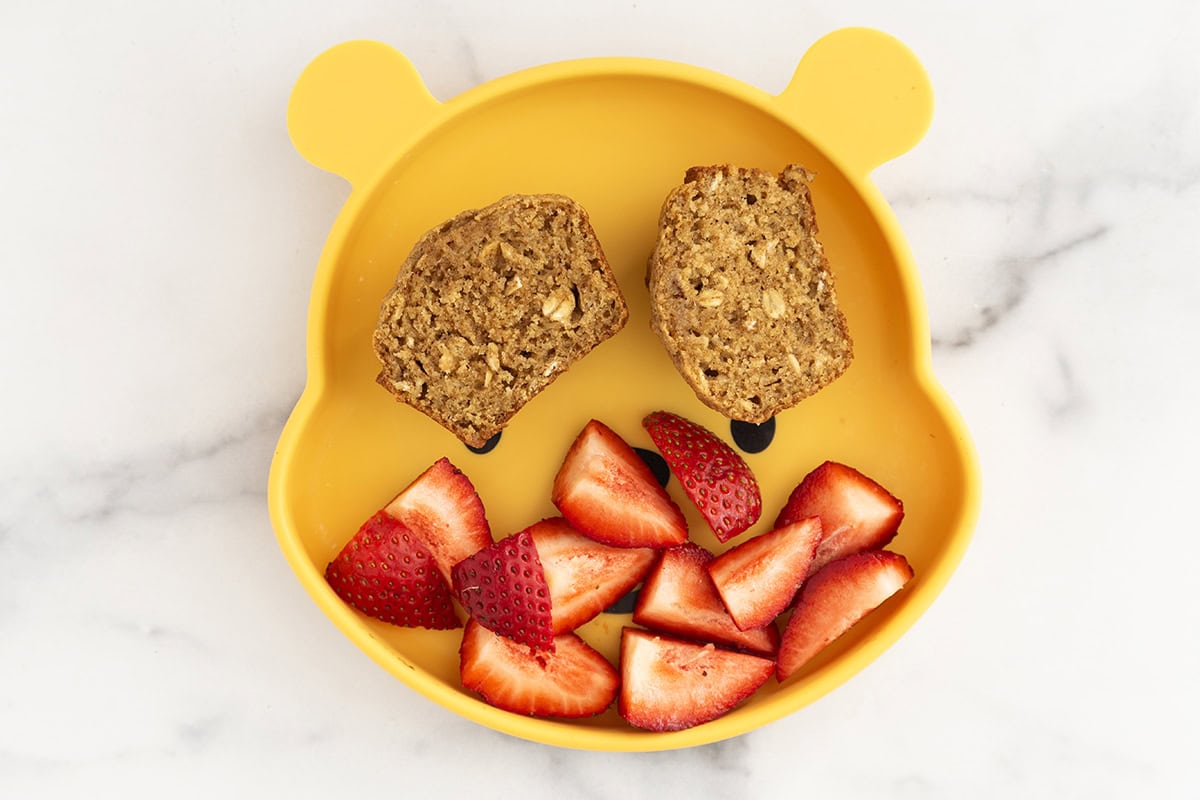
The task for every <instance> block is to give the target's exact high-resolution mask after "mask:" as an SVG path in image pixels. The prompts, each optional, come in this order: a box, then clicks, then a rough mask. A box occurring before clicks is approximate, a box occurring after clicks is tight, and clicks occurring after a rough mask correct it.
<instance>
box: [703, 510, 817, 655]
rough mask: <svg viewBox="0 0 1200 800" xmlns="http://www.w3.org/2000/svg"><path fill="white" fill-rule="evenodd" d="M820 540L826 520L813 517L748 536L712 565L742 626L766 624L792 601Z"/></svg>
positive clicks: (710, 568) (714, 576) (722, 592)
mask: <svg viewBox="0 0 1200 800" xmlns="http://www.w3.org/2000/svg"><path fill="white" fill-rule="evenodd" d="M820 541H821V521H820V520H819V519H817V518H816V517H810V518H808V519H802V520H800V521H799V522H796V523H793V524H791V525H785V526H784V527H782V528H776V529H775V530H773V531H769V532H767V533H763V534H759V535H758V536H755V537H754V538H753V539H747V540H746V541H745V542H742V543H741V544H740V545H738V546H737V547H735V548H733V549H732V550H729V551H726V552H725V553H722V554H721V555H719V556H717V557H716V559H714V560H713V562H712V563H711V564H709V565H708V574H709V575H711V576H712V579H713V583H715V584H716V586H717V591H718V592H719V593H720V595H721V600H722V601H724V603H725V607H726V608H727V609H729V616H731V617H733V620H734V622H736V623H737V626H738V627H739V628H741V629H742V630H745V631H748V630H753V629H754V628H761V627H762V626H764V625H766V624H767V623H768V622H770V621H771V620H773V619H775V617H776V616H777V615H778V614H780V613H781V612H782V611H783V610H784V609H786V608H787V607H788V606H789V605H791V603H792V600H793V599H794V598H795V596H796V589H797V588H798V587H799V586H800V584H801V583H802V582H803V581H804V576H805V575H807V574H808V565H809V563H810V562H811V561H812V558H813V554H814V553H815V552H816V551H817V543H818V542H820Z"/></svg>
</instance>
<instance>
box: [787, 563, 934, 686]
mask: <svg viewBox="0 0 1200 800" xmlns="http://www.w3.org/2000/svg"><path fill="white" fill-rule="evenodd" d="M912 576H913V571H912V567H910V566H909V564H908V561H906V560H905V558H904V556H902V555H900V554H898V553H893V552H890V551H888V550H872V551H868V552H866V553H856V554H855V555H852V556H847V557H846V558H842V559H838V560H837V561H834V562H831V563H830V564H828V565H826V566H825V567H824V568H822V569H821V570H820V571H819V572H817V574H815V575H813V576H812V577H811V578H809V579H808V580H806V581H805V582H804V587H803V588H802V589H801V590H800V599H799V600H798V601H797V602H796V609H795V611H793V612H792V617H791V619H790V620H788V624H787V628H785V629H784V632H783V641H782V643H781V644H780V646H779V663H778V666H777V667H776V677H778V678H779V680H781V681H783V680H786V679H787V677H788V676H789V675H791V674H792V673H794V672H795V671H796V670H798V669H800V667H802V666H804V664H805V663H807V662H808V660H809V659H810V658H812V657H813V656H815V655H816V654H817V653H819V652H820V651H821V650H822V649H823V648H824V647H825V646H826V645H828V644H829V643H830V642H832V641H833V640H834V639H836V638H838V637H839V636H841V635H842V634H843V633H845V632H846V631H848V630H849V629H850V628H851V626H853V625H854V623H856V622H858V621H859V620H860V619H862V618H863V617H865V616H866V615H867V614H869V613H870V612H871V611H872V610H874V609H875V608H877V607H878V606H879V605H880V604H881V603H883V601H884V600H887V599H888V598H889V597H891V596H892V595H893V594H895V593H896V592H898V591H900V588H901V587H903V586H904V584H906V583H907V582H908V581H909V579H911V578H912Z"/></svg>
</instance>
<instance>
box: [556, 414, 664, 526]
mask: <svg viewBox="0 0 1200 800" xmlns="http://www.w3.org/2000/svg"><path fill="white" fill-rule="evenodd" d="M551 500H552V501H553V502H554V505H555V506H557V507H558V510H559V511H560V512H561V513H562V515H563V516H564V517H566V519H567V521H568V522H570V523H571V527H573V528H575V529H576V530H577V531H579V532H580V533H582V534H584V535H585V536H589V537H591V538H592V539H595V540H596V541H598V542H600V543H602V544H607V545H612V546H613V547H653V548H663V547H670V546H672V545H676V544H682V543H683V542H685V541H687V538H688V531H687V521H686V520H685V519H684V516H683V512H682V511H680V510H679V506H677V505H675V503H674V501H672V500H671V498H670V496H669V495H668V494H667V492H666V490H665V489H663V488H662V487H661V486H659V484H658V481H657V480H656V479H655V477H654V473H653V472H651V471H650V468H649V467H647V466H646V463H645V462H644V461H642V459H641V458H639V457H638V455H637V453H635V452H634V450H633V448H632V447H630V446H629V445H628V444H627V443H626V442H625V441H624V440H623V439H622V438H621V437H620V436H618V435H617V434H616V433H614V432H613V431H612V429H611V428H609V427H608V426H607V425H605V424H604V423H602V422H598V421H596V420H592V421H590V422H588V424H587V425H586V426H584V428H583V430H582V431H581V432H580V434H579V436H578V437H577V438H576V439H575V441H574V443H573V444H572V445H571V448H570V450H568V451H567V455H566V458H565V459H564V460H563V464H562V466H561V467H560V468H559V471H558V474H557V475H556V476H555V478H554V488H553V491H552V493H551Z"/></svg>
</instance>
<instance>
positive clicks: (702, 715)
mask: <svg viewBox="0 0 1200 800" xmlns="http://www.w3.org/2000/svg"><path fill="white" fill-rule="evenodd" d="M774 670H775V662H774V661H772V660H771V659H769V658H762V657H761V656H756V655H751V654H750V653H736V652H734V651H732V650H722V649H719V648H717V647H715V646H714V645H713V644H711V643H709V644H697V643H695V642H688V641H684V640H683V639H676V638H673V637H669V636H661V635H658V634H655V633H651V632H650V631H643V630H638V629H635V628H625V629H623V630H622V631H621V691H620V695H619V697H618V699H617V708H618V710H619V711H620V714H621V716H622V717H623V718H624V719H625V721H626V722H628V723H629V724H630V725H633V726H634V727H637V728H644V729H646V730H651V731H678V730H683V729H684V728H691V727H693V726H695V725H700V724H701V723H704V722H709V721H710V720H714V719H716V718H717V717H719V716H721V715H723V714H725V713H727V712H728V711H730V710H732V709H733V708H734V707H735V706H737V705H738V704H739V703H741V702H742V701H743V700H745V699H746V698H747V697H749V696H750V695H752V694H754V692H755V691H757V690H758V687H760V686H762V685H763V684H764V683H766V681H767V679H768V678H770V677H771V673H772V672H773V671H774Z"/></svg>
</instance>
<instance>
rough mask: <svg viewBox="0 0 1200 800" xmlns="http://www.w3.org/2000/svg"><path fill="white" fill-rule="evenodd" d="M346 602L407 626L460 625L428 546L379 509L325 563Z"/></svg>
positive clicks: (442, 627) (435, 627)
mask: <svg viewBox="0 0 1200 800" xmlns="http://www.w3.org/2000/svg"><path fill="white" fill-rule="evenodd" d="M325 580H326V581H327V582H328V583H329V585H330V587H331V588H332V589H333V591H334V592H335V593H337V596H338V597H340V598H342V600H343V601H344V602H346V603H347V604H348V605H350V606H352V607H354V608H356V609H358V610H359V611H361V612H362V613H364V614H366V615H367V616H369V617H374V618H375V619H380V620H383V621H384V622H390V623H391V624H393V625H399V626H401V627H405V628H431V629H433V630H446V629H449V628H460V627H462V623H461V622H459V621H458V616H457V615H456V614H455V613H454V604H453V603H452V602H451V599H450V587H448V586H447V585H446V583H445V581H443V580H442V576H441V575H440V574H439V573H438V571H437V567H436V565H435V564H434V561H433V554H432V553H430V552H429V548H427V547H426V546H425V544H424V543H423V542H422V541H421V540H420V539H419V538H417V537H416V536H414V535H413V534H412V532H411V531H409V529H408V528H407V527H406V526H405V525H404V523H403V522H400V521H399V520H395V519H392V518H391V517H389V516H387V515H386V514H383V513H379V514H376V515H375V516H373V517H371V518H370V519H369V520H367V521H366V522H364V523H363V525H362V527H361V528H359V529H358V533H356V534H355V535H354V538H353V539H351V540H350V541H349V542H347V543H346V546H345V547H343V548H342V551H341V552H340V553H338V555H337V557H336V558H334V559H333V561H331V562H329V566H328V567H327V568H326V569H325Z"/></svg>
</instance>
